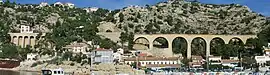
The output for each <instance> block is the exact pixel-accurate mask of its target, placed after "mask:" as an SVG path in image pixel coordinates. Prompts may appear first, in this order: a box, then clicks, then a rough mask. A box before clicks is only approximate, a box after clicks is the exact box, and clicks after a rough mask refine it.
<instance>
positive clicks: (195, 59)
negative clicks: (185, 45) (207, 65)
mask: <svg viewBox="0 0 270 75" xmlns="http://www.w3.org/2000/svg"><path fill="white" fill-rule="evenodd" d="M191 60H192V61H191V62H189V66H190V67H193V68H199V67H202V65H203V64H204V61H205V60H204V59H203V58H202V56H194V55H193V56H191Z"/></svg>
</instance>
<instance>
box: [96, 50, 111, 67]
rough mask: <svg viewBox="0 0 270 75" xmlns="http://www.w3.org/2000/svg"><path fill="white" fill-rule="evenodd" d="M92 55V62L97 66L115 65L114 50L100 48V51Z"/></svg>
mask: <svg viewBox="0 0 270 75" xmlns="http://www.w3.org/2000/svg"><path fill="white" fill-rule="evenodd" d="M92 55H93V56H92V57H93V61H92V62H94V63H96V64H99V63H113V60H114V57H113V50H111V49H104V48H98V49H96V50H94V51H92Z"/></svg>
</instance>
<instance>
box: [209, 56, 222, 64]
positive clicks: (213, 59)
mask: <svg viewBox="0 0 270 75" xmlns="http://www.w3.org/2000/svg"><path fill="white" fill-rule="evenodd" d="M209 61H210V64H211V65H219V64H221V56H209Z"/></svg>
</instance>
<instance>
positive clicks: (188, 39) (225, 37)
mask: <svg viewBox="0 0 270 75" xmlns="http://www.w3.org/2000/svg"><path fill="white" fill-rule="evenodd" d="M159 37H162V38H165V39H166V40H167V41H168V48H167V50H163V51H162V53H163V54H164V55H165V56H173V52H172V43H173V40H174V39H175V38H179V37H180V38H183V39H185V40H186V42H187V58H191V43H192V40H193V39H195V38H202V39H203V40H205V42H206V56H209V55H210V42H211V40H213V39H215V38H220V39H222V40H223V41H224V42H225V44H228V43H229V41H230V40H231V39H234V38H237V39H240V40H241V41H242V42H243V43H244V44H245V43H246V41H247V39H249V38H257V36H256V35H208V34H207V35H201V34H148V35H144V34H136V35H134V41H136V40H137V39H139V38H145V39H146V40H148V41H149V50H153V48H154V47H153V42H154V40H155V39H156V38H159Z"/></svg>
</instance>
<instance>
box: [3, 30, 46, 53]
mask: <svg viewBox="0 0 270 75" xmlns="http://www.w3.org/2000/svg"><path fill="white" fill-rule="evenodd" d="M8 34H9V35H10V38H11V40H10V42H12V43H14V44H15V45H17V46H21V47H22V48H25V47H26V46H27V45H29V46H31V47H32V48H34V46H35V45H36V40H37V36H38V34H39V33H34V32H33V30H32V29H31V28H30V26H25V25H21V29H20V33H8ZM44 36H45V34H41V36H40V38H44Z"/></svg>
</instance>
